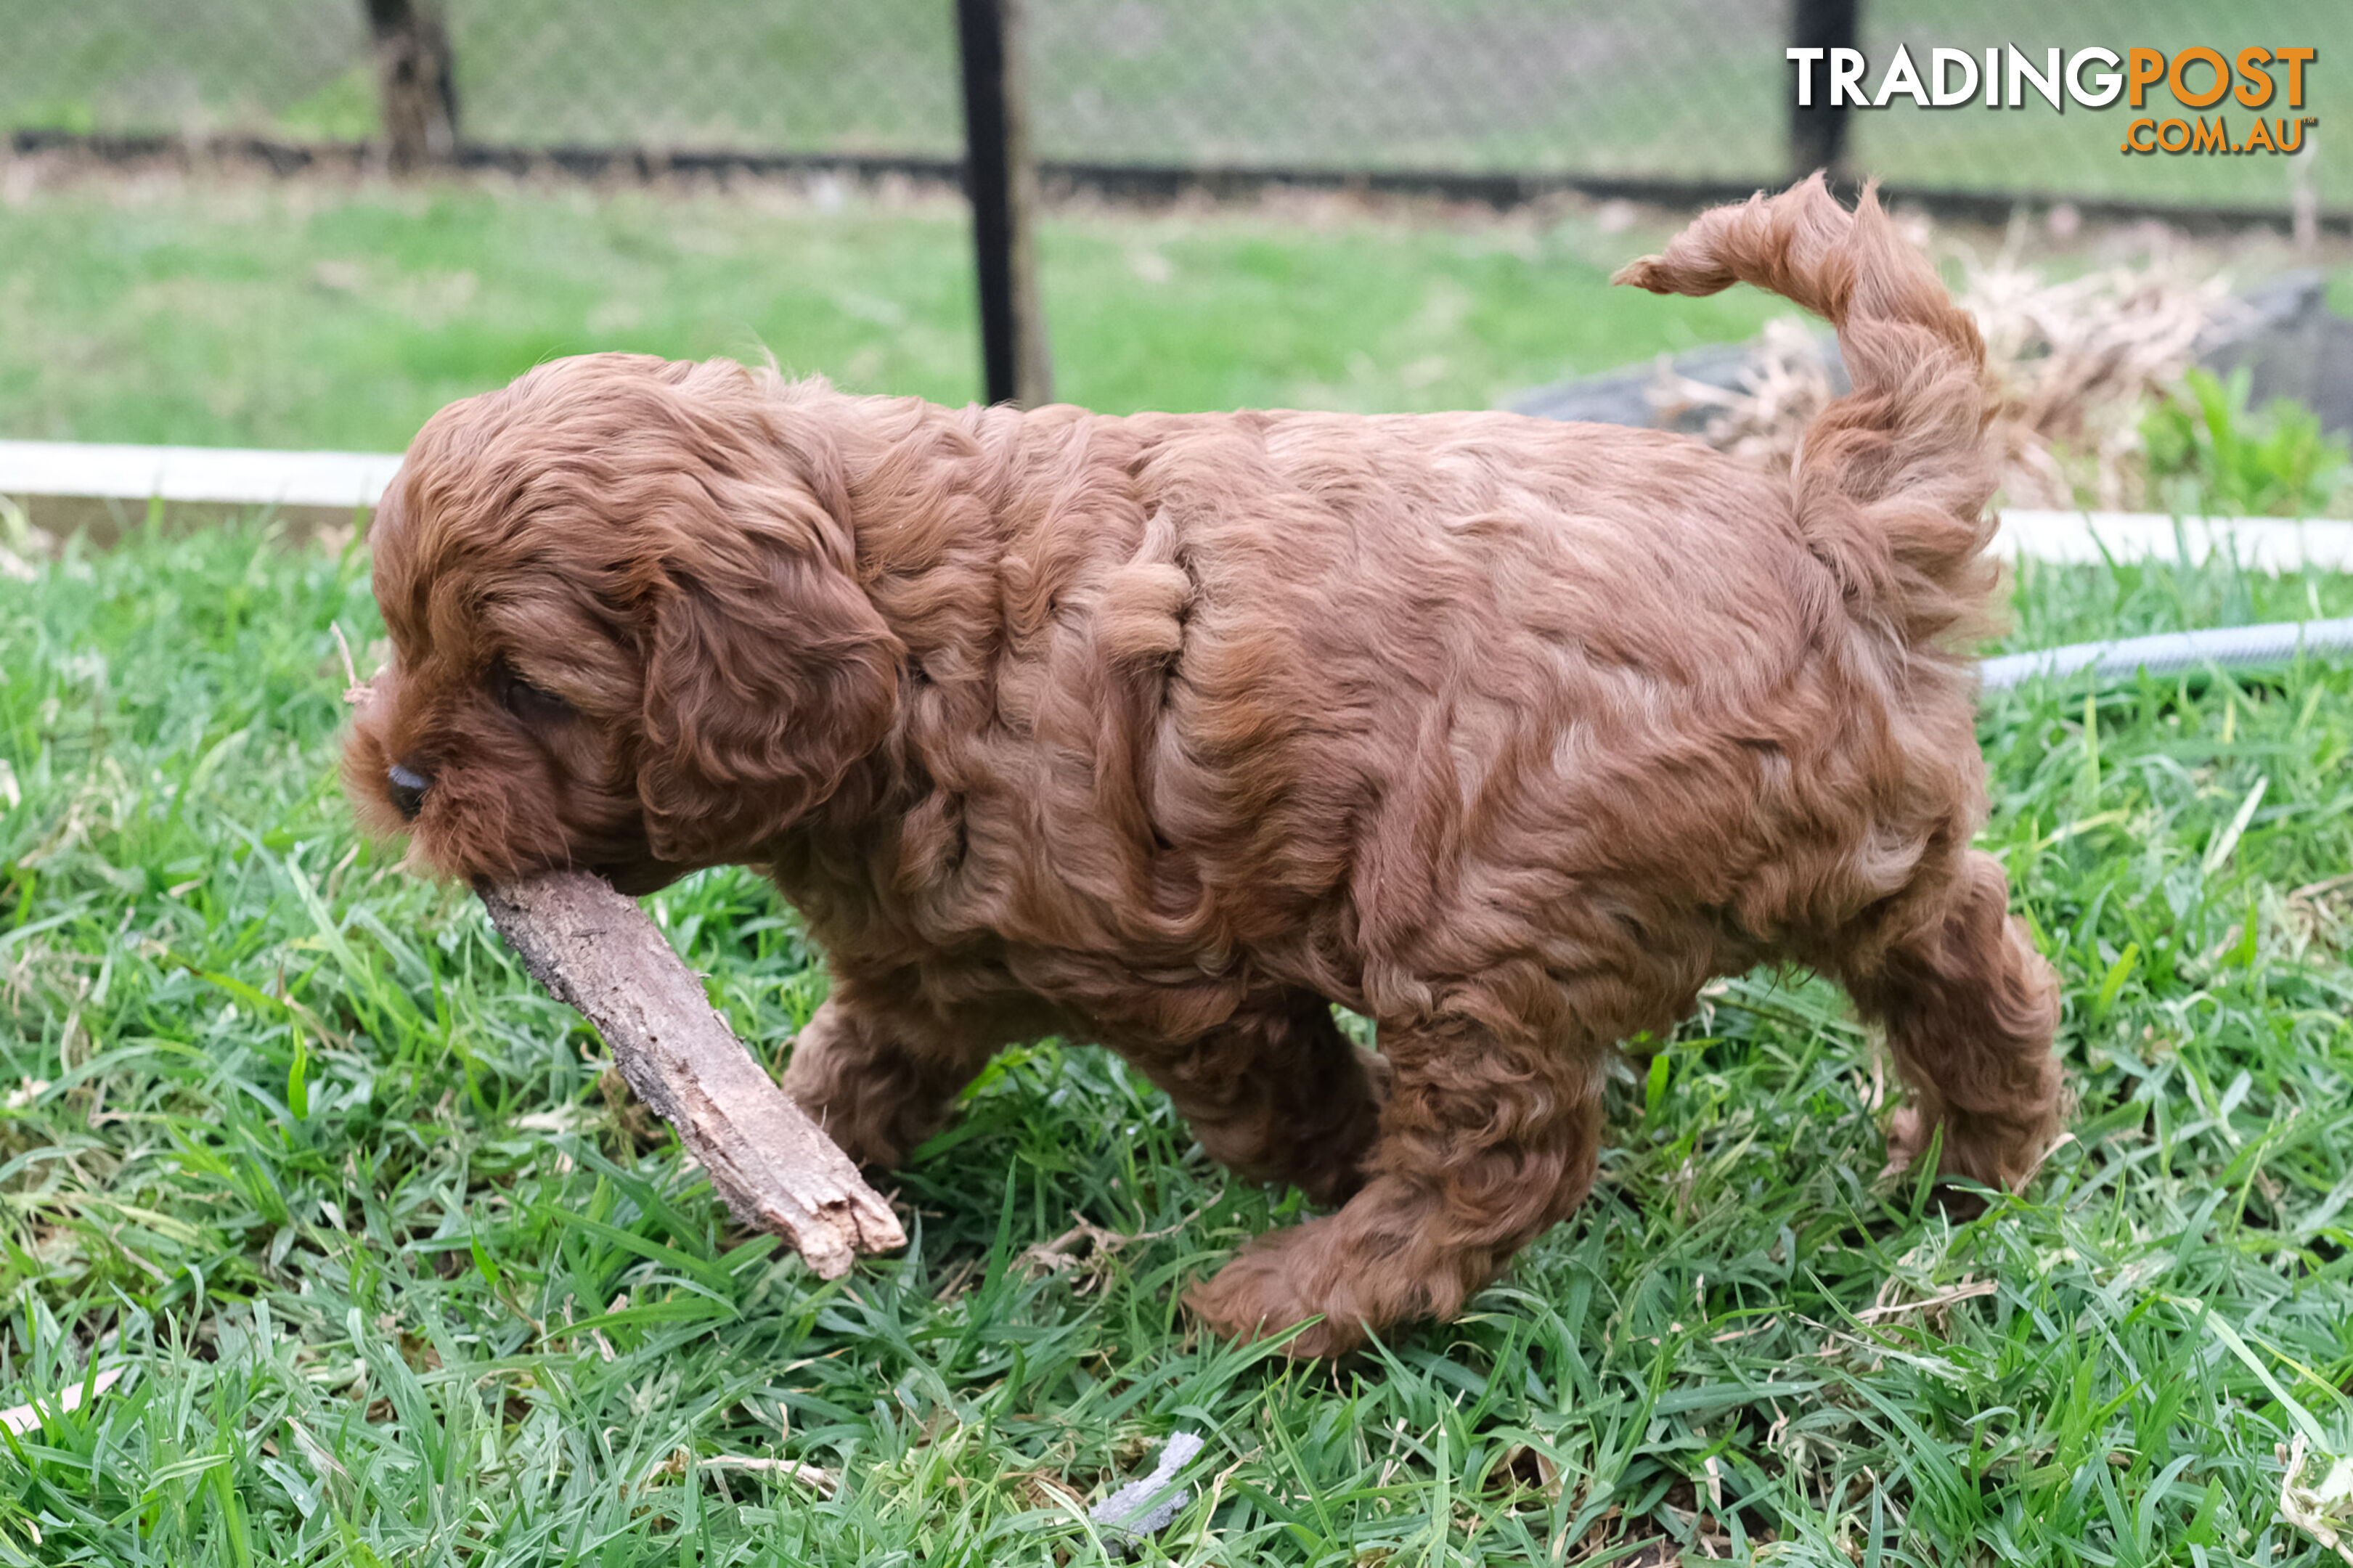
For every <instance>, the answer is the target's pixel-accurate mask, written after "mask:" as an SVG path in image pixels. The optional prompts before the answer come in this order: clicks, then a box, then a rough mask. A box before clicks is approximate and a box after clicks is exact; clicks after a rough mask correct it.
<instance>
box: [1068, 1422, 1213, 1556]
mask: <svg viewBox="0 0 2353 1568" xmlns="http://www.w3.org/2000/svg"><path fill="white" fill-rule="evenodd" d="M1200 1451H1201V1437H1200V1434H1198V1433H1197V1432H1179V1433H1177V1434H1176V1435H1175V1436H1172V1437H1170V1438H1169V1439H1168V1442H1167V1445H1166V1447H1163V1448H1162V1449H1161V1450H1160V1462H1159V1463H1158V1464H1156V1465H1155V1466H1153V1467H1152V1473H1151V1474H1150V1475H1148V1476H1146V1477H1145V1478H1144V1479H1142V1480H1140V1481H1130V1482H1128V1483H1127V1485H1125V1486H1124V1487H1122V1488H1120V1489H1119V1490H1117V1491H1115V1492H1113V1493H1112V1494H1111V1496H1109V1497H1107V1498H1105V1499H1103V1501H1101V1502H1099V1503H1097V1504H1095V1506H1094V1507H1092V1508H1091V1509H1089V1510H1087V1517H1088V1518H1089V1519H1092V1520H1093V1521H1095V1522H1096V1523H1097V1524H1099V1525H1102V1526H1103V1527H1104V1528H1106V1529H1109V1530H1117V1531H1125V1532H1126V1533H1127V1534H1130V1535H1150V1534H1151V1533H1153V1532H1154V1531H1157V1530H1164V1529H1166V1528H1167V1525H1168V1521H1170V1520H1172V1519H1175V1518H1176V1510H1178V1509H1181V1508H1183V1507H1184V1506H1185V1505H1186V1504H1187V1502H1190V1501H1191V1500H1192V1497H1193V1494H1192V1493H1190V1492H1188V1491H1187V1490H1186V1489H1184V1488H1182V1487H1178V1488H1176V1490H1175V1491H1173V1492H1172V1491H1168V1488H1169V1487H1170V1486H1171V1485H1172V1484H1174V1483H1175V1481H1176V1472H1177V1471H1179V1470H1181V1469H1183V1468H1185V1467H1186V1466H1187V1465H1189V1464H1191V1463H1192V1462H1193V1458H1194V1456H1195V1455H1197V1454H1198V1453H1199V1452H1200ZM1164 1492H1166V1493H1167V1495H1166V1496H1165V1497H1163V1496H1162V1495H1161V1494H1162V1493H1164ZM1155 1499H1158V1501H1156V1502H1155Z"/></svg>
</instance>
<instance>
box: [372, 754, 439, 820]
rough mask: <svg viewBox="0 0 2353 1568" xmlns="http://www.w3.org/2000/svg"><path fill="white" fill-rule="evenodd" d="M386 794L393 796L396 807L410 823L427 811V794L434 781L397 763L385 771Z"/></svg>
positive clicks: (404, 764) (403, 764)
mask: <svg viewBox="0 0 2353 1568" xmlns="http://www.w3.org/2000/svg"><path fill="white" fill-rule="evenodd" d="M384 779H385V795H389V796H391V798H392V804H393V805H394V807H395V808H396V810H398V811H399V813H400V815H401V816H403V817H404V818H406V820H408V821H410V822H414V821H416V820H417V813H418V812H420V811H423V810H424V809H425V792H426V791H427V790H428V789H431V788H432V787H433V781H432V780H431V779H429V778H427V777H426V776H425V775H424V774H423V773H418V772H417V770H415V769H414V768H411V767H409V766H408V765H407V764H406V763H393V764H392V766H390V767H389V768H386V769H385V774H384Z"/></svg>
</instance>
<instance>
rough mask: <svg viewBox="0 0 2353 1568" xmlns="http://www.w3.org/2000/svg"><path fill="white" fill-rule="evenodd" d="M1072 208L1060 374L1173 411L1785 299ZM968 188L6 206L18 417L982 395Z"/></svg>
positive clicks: (220, 437)
mask: <svg viewBox="0 0 2353 1568" xmlns="http://www.w3.org/2000/svg"><path fill="white" fill-rule="evenodd" d="M1312 214H1314V215H1320V216H1312V218H1311V221H1305V222H1303V221H1300V219H1299V218H1298V216H1295V215H1282V216H1278V215H1277V214H1275V213H1272V212H1254V211H1212V212H1207V213H1202V214H1198V215H1191V216H1158V217H1155V216H1137V215H1134V214H1127V213H1118V212H1103V213H1093V214H1091V213H1087V212H1083V211H1082V212H1073V213H1069V214H1064V215H1060V216H1055V217H1054V218H1052V219H1051V220H1050V221H1049V222H1048V223H1047V224H1046V226H1045V227H1044V230H1043V237H1042V252H1043V278H1044V285H1043V287H1044V291H1045V298H1046V300H1047V303H1048V317H1049V324H1050V331H1051V336H1052V342H1053V348H1054V353H1055V360H1056V366H1057V387H1056V390H1057V393H1058V395H1060V396H1062V397H1064V398H1067V399H1070V400H1071V401H1074V402H1080V403H1084V404H1087V405H1091V406H1093V407H1097V408H1102V409H1104V410H1107V411H1112V412H1125V411H1129V410H1134V409H1136V408H1143V407H1158V408H1177V409H1186V408H1215V407H1237V406H1244V405H1258V406H1267V405H1305V406H1310V407H1340V408H1356V409H1366V410H1373V409H1425V408H1459V407H1483V406H1486V405H1490V404H1491V403H1493V401H1495V400H1496V399H1497V398H1499V397H1501V396H1503V395H1506V394H1508V393H1511V392H1513V391H1515V390H1518V389H1521V388H1524V387H1527V386H1530V385H1534V384H1539V383H1542V382H1546V381H1549V380H1553V379H1556V378H1557V377H1559V376H1561V375H1564V374H1568V373H1570V372H1571V371H1590V370H1602V369H1609V368H1611V367H1614V366H1617V365H1621V364H1626V363H1635V362H1640V361H1642V360H1644V359H1646V358H1648V357H1649V356H1651V355H1652V354H1654V353H1659V352H1661V351H1662V350H1672V349H1680V348H1683V347H1688V346H1690V345H1691V344H1693V343H1695V342H1706V341H1715V340H1721V339H1732V338H1740V337H1745V336H1747V335H1749V334H1750V333H1753V332H1754V331H1757V330H1758V329H1759V327H1760V326H1761V325H1762V323H1763V322H1764V321H1766V320H1767V318H1768V317H1769V316H1771V315H1772V314H1774V313H1775V311H1776V310H1777V309H1786V307H1777V305H1776V304H1775V302H1774V301H1771V300H1767V299H1765V298H1764V297H1762V296H1759V295H1755V294H1743V295H1736V296H1727V297H1721V298H1718V299H1715V300H1658V299H1653V298H1651V297H1650V296H1647V295H1641V294H1637V293H1635V292H1633V291H1632V290H1629V289H1610V288H1609V286H1608V282H1607V279H1608V277H1609V272H1610V270H1611V269H1612V268H1614V267H1616V266H1617V265H1618V264H1620V263H1621V262H1623V261H1625V260H1627V259H1629V258H1632V257H1634V256H1637V255H1640V254H1641V253H1642V252H1643V251H1644V250H1646V249H1649V248H1654V247H1656V245H1657V244H1658V243H1659V242H1660V241H1661V240H1662V239H1663V238H1664V235H1663V234H1662V233H1655V232H1650V231H1648V230H1644V229H1636V230H1631V231H1628V232H1623V233H1616V234H1603V233H1601V232H1600V231H1599V229H1598V228H1597V227H1596V226H1595V225H1594V222H1593V220H1592V219H1591V218H1590V217H1589V216H1578V217H1569V218H1565V219H1562V220H1560V221H1557V222H1551V223H1546V224H1541V225H1540V224H1538V223H1536V222H1535V221H1534V220H1527V221H1523V222H1511V223H1497V222H1488V223H1479V224H1472V225H1466V226H1461V227H1457V228H1449V227H1444V226H1436V225H1431V224H1428V223H1407V222H1385V221H1381V220H1378V219H1376V218H1373V217H1368V216H1346V215H1345V213H1344V212H1342V210H1341V209H1339V208H1337V207H1335V206H1333V205H1330V204H1325V205H1320V206H1315V207H1314V208H1312ZM970 243H971V242H970V238H969V229H968V227H967V225H966V222H965V216H964V214H963V211H962V208H961V206H960V205H958V204H956V203H955V202H953V201H948V200H937V199H926V200H921V201H917V202H914V203H913V204H912V205H907V204H885V203H877V202H873V201H869V200H856V201H852V202H851V203H850V204H849V206H848V207H847V208H846V209H845V210H842V211H837V212H827V211H822V210H819V208H818V206H817V205H812V204H811V203H810V202H808V201H804V200H797V199H787V198H786V196H785V195H783V194H782V193H780V192H777V191H773V190H771V191H765V192H755V193H754V194H753V195H750V196H748V197H747V196H741V195H737V196H723V195H679V194H674V193H670V192H663V191H647V190H623V191H617V192H606V193H596V192H592V191H589V190H586V189H585V188H580V187H565V186H556V187H553V188H537V187H513V186H508V185H504V184H498V183H490V184H479V185H477V184H433V185H427V186H422V187H417V188H415V189H409V190H395V189H392V188H389V187H385V186H374V185H370V186H359V187H344V186H338V185H334V184H326V183H322V182H311V181H303V182H292V183H286V184H278V183H271V182H268V181H237V180H230V181H195V182H181V181H178V180H174V179H158V180H154V181H152V182H148V181H128V182H125V181H89V182H73V183H69V184H64V185H62V186H59V187H58V188H54V189H37V190H35V191H34V192H32V193H31V194H29V195H26V196H25V197H24V198H23V199H22V200H21V201H19V202H18V203H17V204H16V205H13V206H11V207H8V208H5V209H0V435H5V436H10V437H39V438H60V439H62V438H72V439H81V440H115V441H161V442H192V443H197V444H206V445H255V446H283V447H351V448H360V449H373V450H394V451H396V450H398V449H400V448H401V447H406V445H407V443H408V438H409V437H411V436H412V435H414V434H415V433H416V430H417V426H418V425H420V424H421V423H423V421H424V420H425V418H426V417H427V416H428V415H430V414H431V413H432V412H433V411H434V410H435V409H436V408H438V407H439V406H440V405H442V404H443V403H446V402H448V400H450V399H451V398H455V397H460V396H464V395H468V394H470V393H474V392H479V391H482V390H484V389H486V388H489V387H492V386H497V385H501V384H504V383H505V382H506V381H508V380H510V379H511V378H512V377H513V376H515V375H517V374H521V373H522V371H524V370H527V369H529V368H530V367H531V366H532V365H533V364H534V363H538V362H540V361H541V360H543V359H547V358H551V357H554V356H556V355H560V354H566V353H581V352H585V351H587V350H592V349H628V350H633V351H638V352H643V353H661V354H668V355H672V356H680V357H684V356H703V355H711V354H729V355H733V356H737V357H756V356H757V355H759V354H760V353H763V352H764V351H766V352H773V353H775V354H776V357H777V359H778V360H779V361H780V362H782V363H784V364H785V366H786V368H788V369H791V370H795V371H800V372H818V373H822V374H828V375H830V376H832V377H833V378H835V380H836V381H837V382H838V383H839V384H841V385H843V386H845V387H848V388H849V389H851V390H855V391H861V392H892V393H919V394H922V395H925V396H929V397H933V398H936V399H940V400H943V401H947V402H964V401H967V400H969V399H971V398H972V397H974V396H976V395H977V393H978V390H979V387H978V368H977V361H978V350H977V347H976V329H975V327H974V304H973V284H972V262H971V251H970Z"/></svg>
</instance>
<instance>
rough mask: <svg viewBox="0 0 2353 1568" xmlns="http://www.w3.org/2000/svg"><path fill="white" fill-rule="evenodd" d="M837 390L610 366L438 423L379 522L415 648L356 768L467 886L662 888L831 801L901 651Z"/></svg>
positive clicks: (363, 735) (894, 691)
mask: <svg viewBox="0 0 2353 1568" xmlns="http://www.w3.org/2000/svg"><path fill="white" fill-rule="evenodd" d="M823 396H826V394H823V393H822V392H821V391H819V392H808V393H805V392H804V391H803V389H797V388H793V387H788V386H786V385H784V384H781V383H779V382H778V380H777V379H776V377H775V376H774V375H773V374H765V373H754V372H751V371H747V370H745V369H744V368H743V367H742V366H740V365H736V364H732V363H726V362H723V361H713V362H710V363H672V362H668V361H663V360H659V359H653V358H649V357H647V356H642V355H625V354H591V355H585V356H582V357H581V358H577V359H570V360H561V361H557V362H555V363H552V364H547V365H543V366H541V367H540V368H538V369H537V370H534V371H532V372H531V373H529V374H526V375H524V376H523V377H522V378H521V379H520V380H518V381H516V382H515V383H514V384H512V385H511V386H509V387H507V388H505V389H504V390H503V391H500V392H493V393H487V394H484V395H481V396H479V397H471V398H468V399H466V400H465V401H463V402H460V403H455V404H452V405H449V406H448V407H447V408H445V409H443V410H442V411H441V412H440V413H438V414H437V415H435V416H433V418H432V419H431V420H429V421H428V422H427V424H426V426H425V428H424V429H423V430H422V431H421V432H419V433H418V435H417V440H416V442H415V443H414V444H413V445H412V446H411V447H409V450H408V455H407V458H406V460H405V461H404V462H403V464H402V466H401V469H400V472H399V474H398V476H397V477H396V479H395V480H394V482H393V485H392V487H391V489H389V490H388V492H387V493H386V494H385V498H384V500H383V502H382V503H381V504H380V506H379V507H378V509H377V511H376V515H375V523H374V524H373V526H372V528H371V530H370V539H371V542H372V544H373V546H374V550H375V596H376V603H377V605H379V606H380V607H381V608H382V610H383V612H384V620H385V630H386V631H387V632H388V633H389V634H390V637H391V641H392V658H391V659H390V661H389V662H388V663H387V664H386V666H385V668H384V669H383V670H382V671H381V672H379V673H378V674H377V675H376V676H375V679H373V680H372V681H371V682H370V685H369V690H368V693H367V695H366V696H365V698H364V700H362V702H361V705H360V708H359V710H358V714H357V718H356V721H355V722H354V724H353V731H352V734H351V739H350V741H349V743H348V744H347V746H346V748H345V751H344V755H343V773H344V782H345V785H346V787H347V789H348V790H349V792H350V794H351V796H352V799H353V803H354V805H356V807H357V809H358V812H359V816H360V819H361V821H362V823H363V824H364V826H367V827H369V828H371V829H373V830H375V831H378V832H382V833H388V834H391V833H406V834H408V835H410V836H411V837H412V838H413V849H412V858H413V859H416V860H420V861H422V862H423V863H424V864H425V865H426V866H429V867H430V868H433V869H435V870H438V871H440V872H442V873H444V874H446V875H450V876H456V877H466V878H474V877H493V878H496V877H506V876H512V875H515V874H518V873H522V872H528V871H532V870H537V869H542V868H549V867H555V866H577V867H583V868H589V869H593V870H597V871H602V872H604V873H605V874H606V875H607V876H609V877H611V878H612V879H614V880H615V882H616V883H617V885H619V886H621V887H623V888H624V889H628V890H630V891H643V890H647V889H652V888H655V887H659V886H660V885H661V884H662V883H664V882H667V881H670V879H673V878H675V877H677V876H679V875H681V873H683V872H685V871H687V870H690V869H692V868H695V867H698V866H707V865H716V864H720V863H723V862H725V861H730V860H740V859H752V858H757V856H758V854H759V851H760V847H761V846H762V845H763V844H764V843H766V842H767V841H769V840H771V839H773V838H775V837H776V836H777V835H779V834H781V833H783V832H784V831H785V830H786V829H787V828H788V827H790V826H792V825H793V824H794V823H796V822H797V821H799V820H800V819H802V818H803V817H805V816H807V814H808V813H809V812H810V811H811V810H813V809H814V808H815V807H817V806H818V805H822V804H823V803H824V802H825V801H826V800H827V799H828V798H829V797H830V796H831V795H833V794H834V792H835V791H836V790H837V789H838V788H839V785H840V784H841V781H842V779H843V777H844V776H845V774H847V773H848V772H849V769H850V768H851V767H853V766H854V765H855V764H856V763H858V761H859V760H860V758H862V757H864V756H866V755H867V754H868V753H870V752H872V751H873V750H874V749H875V748H876V747H877V746H878V745H880V744H881V741H882V740H883V738H884V736H885V735H886V734H887V733H888V731H889V730H890V727H891V723H892V719H893V717H894V716H895V713H896V709H897V702H898V690H899V673H900V668H901V664H902V658H903V650H902V647H901V646H900V645H899V643H898V641H897V639H896V638H895V637H892V634H891V632H890V630H889V628H888V627H887V626H884V624H883V622H882V620H881V616H879V615H878V614H877V613H876V612H875V610H874V607H873V605H872V604H871V602H870V601H869V600H868V598H867V596H866V595H865V594H864V592H863V591H862V590H861V589H860V586H859V584H858V581H857V577H856V572H855V568H856V561H855V547H854V542H853V540H852V538H851V535H850V532H849V524H848V522H847V521H846V520H847V517H848V506H847V500H846V494H845V491H844V489H843V477H842V473H841V470H840V465H839V458H838V457H837V455H836V454H835V453H834V451H833V448H832V447H831V446H830V444H829V443H828V441H826V440H825V438H824V431H825V426H824V421H823V419H822V418H821V417H819V416H818V415H817V413H816V411H815V409H814V407H813V406H812V405H813V403H814V402H815V401H816V400H817V399H818V398H821V397H823Z"/></svg>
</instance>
